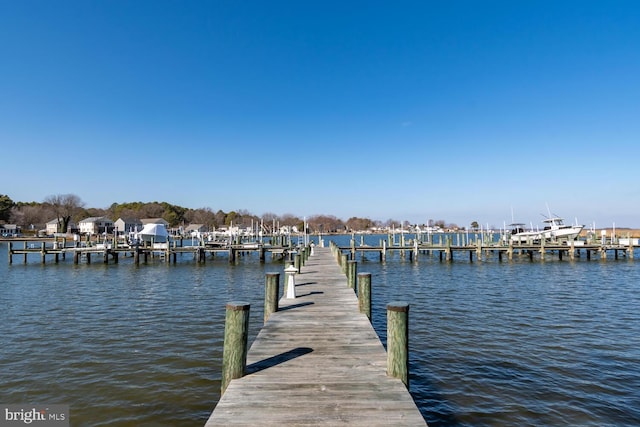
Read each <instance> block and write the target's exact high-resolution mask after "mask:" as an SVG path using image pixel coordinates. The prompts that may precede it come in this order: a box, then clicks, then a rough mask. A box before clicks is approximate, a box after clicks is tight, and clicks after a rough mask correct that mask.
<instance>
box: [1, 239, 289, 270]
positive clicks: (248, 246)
mask: <svg viewBox="0 0 640 427" xmlns="http://www.w3.org/2000/svg"><path fill="white" fill-rule="evenodd" d="M179 243H180V244H179ZM7 245H8V257H9V264H13V262H14V257H16V256H19V255H22V260H23V262H24V263H25V264H26V263H27V257H28V256H29V255H39V256H40V260H41V263H42V264H45V263H46V261H47V259H48V258H49V259H53V261H54V262H55V263H58V262H60V260H65V259H66V257H67V255H69V256H72V257H73V263H74V264H79V263H80V262H84V263H87V264H91V262H92V260H93V261H94V262H95V261H96V260H98V262H103V263H105V264H107V263H110V262H111V263H113V264H117V263H118V260H119V258H120V256H122V257H127V256H129V257H132V258H133V259H134V263H135V264H140V262H143V263H146V262H147V261H148V259H149V258H150V257H151V258H160V259H162V260H166V261H169V262H173V263H176V260H177V256H178V255H189V256H192V257H193V259H194V260H196V261H197V262H198V263H204V262H206V259H207V257H209V258H210V257H214V256H216V255H217V254H224V255H226V256H228V259H229V262H230V263H234V262H235V261H236V257H237V256H238V254H244V253H248V252H257V253H259V258H260V261H264V260H265V258H266V254H267V253H270V254H271V256H272V257H274V256H279V257H281V258H285V257H286V256H287V254H289V253H290V252H293V251H294V248H293V246H291V245H271V244H265V243H261V242H259V243H258V242H256V243H234V244H231V243H229V244H198V245H195V246H183V245H182V244H181V242H180V241H172V242H170V243H150V244H144V245H137V246H129V245H120V244H117V245H114V244H113V243H97V244H93V243H91V244H88V245H87V244H84V243H82V244H78V242H71V243H68V242H66V241H65V240H60V241H58V240H53V239H50V240H49V241H33V240H28V241H27V240H25V241H24V242H23V243H22V244H19V243H18V242H13V241H8V242H7ZM70 245H71V246H70Z"/></svg>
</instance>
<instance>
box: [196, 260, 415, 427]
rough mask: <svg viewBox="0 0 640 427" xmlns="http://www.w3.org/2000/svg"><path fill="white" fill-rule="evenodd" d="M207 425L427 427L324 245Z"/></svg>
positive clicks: (271, 320) (273, 316)
mask: <svg viewBox="0 0 640 427" xmlns="http://www.w3.org/2000/svg"><path fill="white" fill-rule="evenodd" d="M296 292H297V298H296V299H285V298H283V299H281V300H280V302H279V310H278V311H277V312H275V313H272V314H271V316H270V317H269V320H268V321H267V322H266V324H265V325H264V327H263V328H262V330H261V331H260V333H259V334H258V336H257V338H256V340H255V341H254V342H253V344H252V345H251V348H250V350H249V353H248V356H247V369H246V375H245V376H244V377H242V378H238V379H234V380H232V381H231V383H230V384H229V386H228V388H227V389H226V391H225V393H224V394H223V396H222V397H221V399H220V401H219V402H218V404H217V406H216V407H215V409H214V411H213V413H212V414H211V416H210V418H209V420H208V421H207V423H206V427H213V426H276V425H286V426H315V425H324V426H338V425H344V426H347V425H348V426H390V425H393V426H421V425H422V426H426V422H425V421H424V419H423V417H422V415H421V414H420V411H419V410H418V408H417V406H416V404H415V402H414V401H413V399H412V397H411V395H410V393H409V391H408V390H407V388H406V387H405V385H404V383H403V382H402V381H401V380H399V379H397V378H392V377H389V376H387V374H386V369H387V354H386V351H385V349H384V347H383V345H382V343H381V342H380V339H379V338H378V336H377V334H376V332H375V330H374V329H373V327H372V326H371V323H370V322H369V320H368V318H367V317H366V315H364V314H362V313H360V312H359V309H358V299H357V297H356V296H355V293H354V291H353V290H352V289H351V288H349V287H348V286H347V279H346V277H345V275H344V274H343V273H342V272H341V269H340V266H339V265H338V264H337V263H336V261H335V258H334V257H333V255H332V254H331V251H330V249H328V248H315V255H313V256H311V257H309V259H308V261H307V262H306V263H305V265H304V266H303V267H302V269H301V274H299V275H296Z"/></svg>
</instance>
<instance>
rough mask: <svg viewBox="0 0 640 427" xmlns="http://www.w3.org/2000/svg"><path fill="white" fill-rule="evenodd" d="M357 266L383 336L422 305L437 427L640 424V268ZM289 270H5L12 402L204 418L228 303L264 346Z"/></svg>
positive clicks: (424, 372)
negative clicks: (394, 305)
mask: <svg viewBox="0 0 640 427" xmlns="http://www.w3.org/2000/svg"><path fill="white" fill-rule="evenodd" d="M338 239H340V238H336V240H338ZM341 244H345V243H344V240H342V241H341ZM3 259H4V260H6V259H7V258H6V245H4V244H2V245H1V246H0V260H3ZM20 261H21V260H20ZM358 261H359V265H358V271H359V272H363V271H369V272H371V273H372V284H373V310H374V318H373V323H374V327H375V328H376V330H377V331H378V334H379V335H380V336H381V338H382V339H383V342H384V340H386V337H385V333H386V331H385V328H386V312H385V306H386V304H387V303H388V302H390V301H393V300H406V301H409V302H410V303H411V310H410V327H411V330H410V334H411V336H410V346H411V360H410V365H411V366H410V369H411V391H412V394H413V396H414V399H415V400H416V402H417V403H418V405H419V407H420V410H421V411H422V413H423V415H424V416H425V418H426V419H427V421H428V422H429V424H430V425H431V426H478V425H486V426H494V425H495V426H499V425H587V426H602V425H611V426H613V425H616V426H618V425H639V424H640V409H639V408H640V314H638V313H640V297H639V296H638V292H637V290H638V283H639V282H640V270H639V268H640V261H626V260H624V261H622V260H619V261H615V260H608V261H606V262H601V261H595V260H592V261H586V260H584V259H582V260H577V261H574V262H571V261H567V260H565V261H558V260H553V259H548V260H547V261H545V262H544V263H540V262H539V261H534V262H529V261H528V258H527V259H526V260H525V259H516V260H515V261H513V262H502V263H500V262H498V260H497V259H493V258H489V259H488V260H486V261H482V262H477V261H476V262H473V263H470V262H469V261H468V259H466V260H456V261H454V262H453V263H441V262H439V260H438V257H437V256H434V257H431V256H428V255H420V256H419V258H418V262H417V263H411V262H409V261H408V260H407V259H403V258H401V257H400V256H399V254H393V255H391V256H389V258H388V259H387V262H386V263H380V262H379V261H378V259H377V257H374V256H370V255H368V256H367V257H366V258H364V259H363V258H361V257H360V256H359V257H358ZM281 269H282V264H280V263H277V262H273V263H272V262H271V261H269V260H267V263H266V264H263V265H261V264H260V263H259V262H258V260H257V257H254V256H247V257H240V260H239V263H238V265H236V266H229V265H228V263H227V259H226V257H219V258H217V259H216V260H215V261H210V260H208V262H207V264H205V265H197V264H195V263H194V262H193V260H191V259H189V258H188V257H184V258H183V259H179V263H178V264H177V265H165V264H164V263H162V262H159V261H158V260H153V261H151V265H141V266H139V267H136V266H134V265H133V264H132V262H131V259H130V258H129V259H125V260H122V259H121V261H120V264H119V265H109V266H104V265H102V264H97V263H94V264H91V265H86V264H80V265H78V266H74V265H73V264H72V263H71V261H70V260H67V261H65V262H63V263H60V264H59V265H54V264H53V263H50V264H47V265H46V266H41V265H39V258H38V259H34V260H31V261H30V264H29V265H27V266H24V265H22V264H21V263H20V262H15V263H14V265H12V266H10V267H9V266H7V265H6V263H3V262H0V277H2V279H0V284H1V285H2V292H1V293H0V304H2V306H3V308H4V309H3V311H2V312H1V313H0V321H1V322H2V325H3V335H2V338H1V341H0V342H1V343H2V346H1V347H0V364H1V365H2V367H3V368H2V370H1V371H0V383H1V384H2V386H1V388H0V391H1V392H0V402H2V403H22V402H27V403H49V404H53V403H65V404H69V405H70V407H71V417H72V418H71V420H72V425H142V424H146V425H172V426H173V425H176V426H178V425H184V426H191V425H196V426H197V425H203V424H204V422H205V420H206V419H207V417H208V415H209V413H210V411H211V410H212V408H213V406H214V405H215V402H216V401H217V399H218V398H219V388H220V363H221V358H222V353H221V352H222V338H223V332H224V331H223V328H224V305H225V303H226V302H228V301H231V300H245V301H248V302H250V303H251V304H252V305H251V336H250V340H251V339H253V337H255V335H256V334H257V332H258V330H259V328H260V326H261V325H262V308H263V286H264V274H265V272H269V271H281Z"/></svg>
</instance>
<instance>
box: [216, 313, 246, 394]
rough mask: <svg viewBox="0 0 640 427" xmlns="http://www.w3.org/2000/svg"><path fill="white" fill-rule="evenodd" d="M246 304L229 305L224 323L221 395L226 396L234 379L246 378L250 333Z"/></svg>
mask: <svg viewBox="0 0 640 427" xmlns="http://www.w3.org/2000/svg"><path fill="white" fill-rule="evenodd" d="M250 307H251V305H250V304H249V303H246V302H229V303H227V306H226V308H227V313H226V318H225V323H224V344H223V345H224V347H223V350H222V383H221V385H220V394H221V395H222V394H224V392H225V390H226V389H227V386H228V385H229V383H230V382H231V380H232V379H235V378H241V377H242V376H244V371H245V368H246V365H247V341H248V332H249V309H250Z"/></svg>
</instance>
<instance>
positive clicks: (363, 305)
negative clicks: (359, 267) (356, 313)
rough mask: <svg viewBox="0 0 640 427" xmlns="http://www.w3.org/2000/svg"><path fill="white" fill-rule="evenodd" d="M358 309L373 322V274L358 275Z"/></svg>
mask: <svg viewBox="0 0 640 427" xmlns="http://www.w3.org/2000/svg"><path fill="white" fill-rule="evenodd" d="M358 307H359V308H360V313H364V314H366V315H367V318H368V319H369V321H371V273H358Z"/></svg>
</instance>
